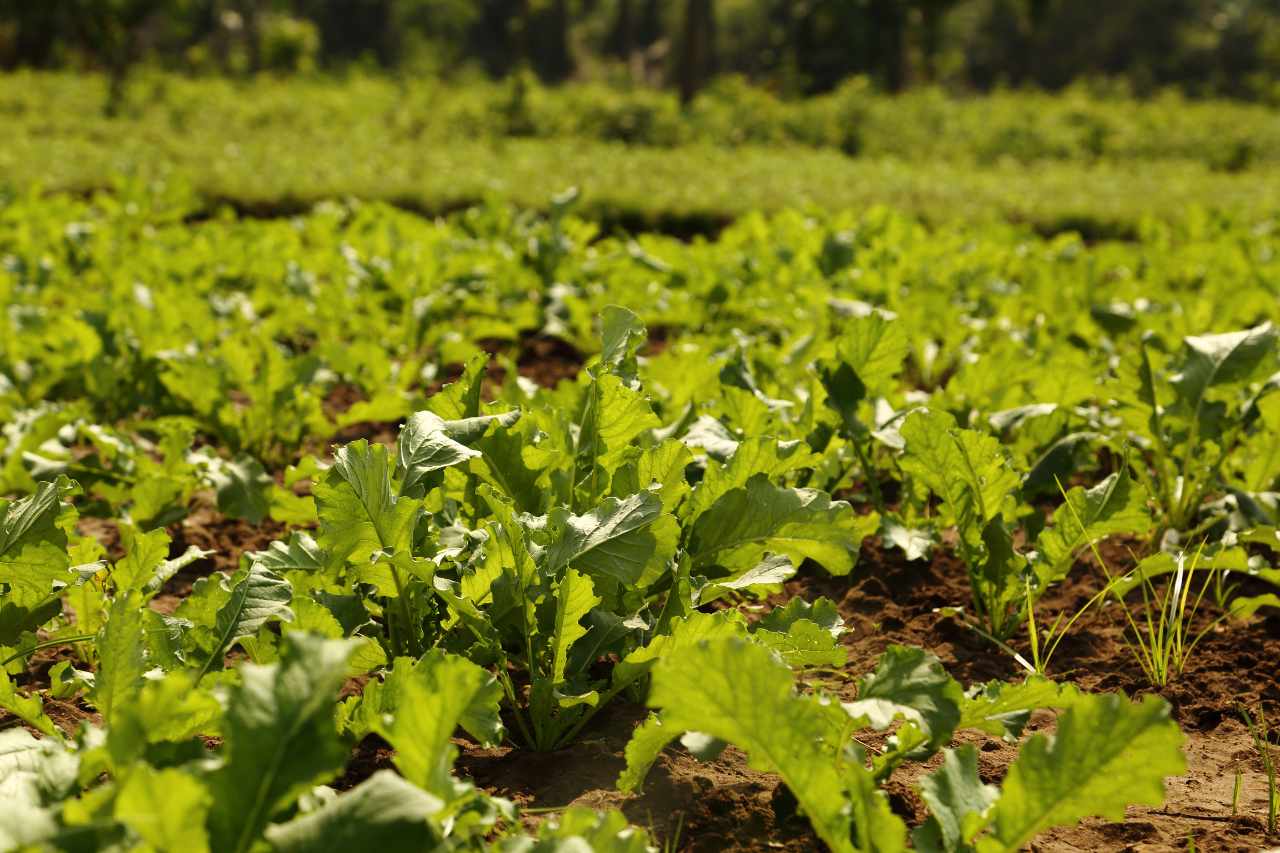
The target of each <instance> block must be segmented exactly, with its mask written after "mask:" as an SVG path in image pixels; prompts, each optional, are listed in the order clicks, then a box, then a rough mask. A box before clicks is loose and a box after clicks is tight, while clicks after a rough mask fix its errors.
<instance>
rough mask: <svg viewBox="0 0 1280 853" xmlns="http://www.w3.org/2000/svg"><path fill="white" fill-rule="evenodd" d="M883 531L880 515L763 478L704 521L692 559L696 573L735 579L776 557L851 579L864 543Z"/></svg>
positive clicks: (697, 526)
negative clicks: (709, 571)
mask: <svg viewBox="0 0 1280 853" xmlns="http://www.w3.org/2000/svg"><path fill="white" fill-rule="evenodd" d="M878 526H879V517H878V516H876V515H875V514H871V515H863V516H859V515H856V514H855V513H854V511H853V507H851V506H850V505H849V504H847V503H845V502H844V501H833V500H831V499H830V498H829V497H828V496H827V495H826V494H824V493H823V492H819V491H815V490H813V489H788V488H785V487H782V486H775V485H774V484H773V483H771V482H769V478H768V477H766V476H764V475H762V474H757V475H756V476H754V477H752V478H751V479H749V480H748V481H747V483H746V486H744V487H742V488H736V489H732V490H730V491H728V492H726V493H725V494H723V495H721V496H720V498H719V499H718V500H717V501H716V502H715V503H714V504H713V505H712V506H711V507H710V508H709V509H708V510H707V511H706V512H704V513H702V515H700V516H699V517H698V519H697V521H695V522H694V524H693V528H692V533H691V534H690V537H689V538H690V545H689V554H690V556H691V557H692V558H693V566H694V569H695V571H696V570H698V569H701V568H706V567H709V566H722V567H724V568H725V569H727V570H728V573H729V574H731V575H733V574H737V573H738V572H741V571H745V570H747V569H750V568H751V567H753V566H755V565H757V564H758V563H759V562H760V560H761V558H762V557H763V556H764V554H765V553H766V552H772V553H775V554H784V555H786V556H788V557H790V558H791V559H792V560H793V561H795V562H796V563H799V562H802V561H803V560H805V559H812V560H814V561H815V562H817V563H818V564H820V565H821V566H822V567H823V568H825V569H826V570H827V571H828V572H830V573H831V574H833V575H845V574H848V573H849V572H850V571H851V570H852V569H853V566H854V563H855V562H856V561H857V558H858V551H859V548H860V547H861V545H862V540H863V539H865V538H866V537H867V536H869V535H871V534H872V533H874V532H875V530H876V528H877V527H878Z"/></svg>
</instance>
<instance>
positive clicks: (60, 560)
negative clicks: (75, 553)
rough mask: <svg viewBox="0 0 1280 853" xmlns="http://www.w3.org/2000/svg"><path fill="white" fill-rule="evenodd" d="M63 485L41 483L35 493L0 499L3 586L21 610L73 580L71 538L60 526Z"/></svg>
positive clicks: (61, 483)
mask: <svg viewBox="0 0 1280 853" xmlns="http://www.w3.org/2000/svg"><path fill="white" fill-rule="evenodd" d="M63 482H65V481H60V482H58V483H41V484H40V485H39V487H38V488H37V489H36V492H35V494H33V495H31V496H29V497H25V498H22V499H21V500H17V501H12V502H10V501H6V500H0V583H7V584H9V586H10V592H9V595H10V596H11V601H12V603H13V604H15V605H17V606H19V607H27V608H30V607H34V606H36V605H37V604H39V603H41V602H42V601H44V599H45V598H46V597H48V595H49V593H50V592H52V591H53V589H54V587H55V586H56V585H59V584H66V583H69V582H70V581H71V579H72V578H71V575H70V574H69V573H68V572H67V569H68V568H70V566H71V560H70V559H69V558H68V556H67V536H66V534H65V533H63V532H62V530H61V529H59V527H58V524H57V522H58V516H59V515H60V513H61V512H62V492H63V490H64V489H65V486H64V485H63Z"/></svg>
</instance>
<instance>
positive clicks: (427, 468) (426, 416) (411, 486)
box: [396, 412, 487, 498]
mask: <svg viewBox="0 0 1280 853" xmlns="http://www.w3.org/2000/svg"><path fill="white" fill-rule="evenodd" d="M486 426H487V425H486ZM482 432H483V430H482ZM480 455H481V454H480V451H478V450H472V449H471V448H470V447H467V446H466V445H465V444H461V443H459V442H457V441H455V440H454V439H452V438H450V437H449V434H448V431H447V430H446V428H445V422H444V419H442V418H441V417H440V416H439V415H436V414H434V413H432V412H417V413H416V414H414V415H413V416H412V417H410V418H409V420H408V422H407V423H406V424H405V425H404V426H403V427H402V428H401V429H400V437H399V438H398V439H397V441H396V476H397V477H399V478H400V494H401V496H405V497H410V498H420V497H422V496H423V495H424V494H426V491H427V486H428V482H427V478H428V475H430V474H431V473H433V472H435V471H440V470H443V469H444V468H448V467H450V466H452V465H461V464H462V463H463V462H466V461H467V460H469V459H474V458H475V457H477V456H480Z"/></svg>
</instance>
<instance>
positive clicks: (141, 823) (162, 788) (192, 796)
mask: <svg viewBox="0 0 1280 853" xmlns="http://www.w3.org/2000/svg"><path fill="white" fill-rule="evenodd" d="M211 804H212V798H211V797H210V794H209V791H208V789H206V788H205V786H204V785H203V784H201V782H200V780H199V779H197V778H196V777H195V776H192V775H191V774H189V773H184V772H183V771H181V770H178V769H173V768H170V769H166V770H156V769H154V768H152V767H151V766H149V765H147V764H141V763H139V764H136V765H134V766H133V768H132V769H130V770H129V773H128V776H126V777H125V780H124V784H123V785H121V786H120V793H119V794H117V795H116V801H115V818H116V820H118V821H120V822H121V823H123V824H124V825H125V826H127V827H129V829H131V830H133V832H135V833H136V834H137V835H138V837H140V838H141V839H142V840H143V841H145V842H146V843H147V844H149V845H151V846H152V847H153V848H154V849H156V850H182V851H188V850H189V851H192V853H201V851H205V850H208V849H209V836H208V833H207V831H206V830H205V819H206V817H207V815H208V812H209V806H210V805H211Z"/></svg>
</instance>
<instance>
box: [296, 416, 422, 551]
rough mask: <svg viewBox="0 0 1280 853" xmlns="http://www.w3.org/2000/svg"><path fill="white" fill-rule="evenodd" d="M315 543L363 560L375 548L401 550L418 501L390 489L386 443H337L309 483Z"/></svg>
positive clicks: (407, 535) (406, 541)
mask: <svg viewBox="0 0 1280 853" xmlns="http://www.w3.org/2000/svg"><path fill="white" fill-rule="evenodd" d="M313 489H314V493H315V499H316V509H317V510H318V512H319V515H320V544H321V545H323V546H324V547H325V549H327V550H328V551H329V552H330V553H331V554H332V555H333V556H334V557H335V558H336V559H339V560H342V559H345V560H350V561H352V562H365V561H367V560H368V559H369V557H370V556H371V555H372V554H374V553H376V552H379V551H385V550H392V551H396V550H405V551H407V550H408V548H407V546H408V540H409V536H410V535H411V534H412V532H413V525H414V522H415V521H416V520H417V517H418V512H419V509H420V503H419V502H418V501H415V500H412V499H410V498H403V497H397V496H396V495H394V494H392V490H391V465H390V462H389V460H388V459H387V449H386V448H385V447H383V446H382V445H373V446H370V445H369V443H368V442H367V441H365V440H364V439H361V440H359V441H354V442H352V443H351V444H348V445H347V446H346V447H342V448H339V449H338V451H337V452H336V453H335V454H334V460H333V466H332V467H331V468H330V469H329V471H328V473H327V474H326V475H325V477H324V479H323V480H322V481H320V482H318V483H316V484H315V485H314V486H313Z"/></svg>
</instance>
